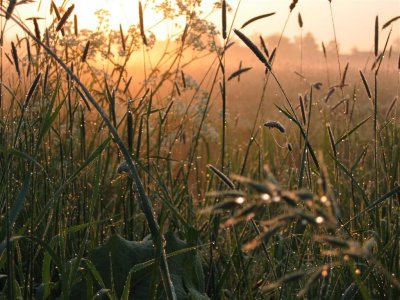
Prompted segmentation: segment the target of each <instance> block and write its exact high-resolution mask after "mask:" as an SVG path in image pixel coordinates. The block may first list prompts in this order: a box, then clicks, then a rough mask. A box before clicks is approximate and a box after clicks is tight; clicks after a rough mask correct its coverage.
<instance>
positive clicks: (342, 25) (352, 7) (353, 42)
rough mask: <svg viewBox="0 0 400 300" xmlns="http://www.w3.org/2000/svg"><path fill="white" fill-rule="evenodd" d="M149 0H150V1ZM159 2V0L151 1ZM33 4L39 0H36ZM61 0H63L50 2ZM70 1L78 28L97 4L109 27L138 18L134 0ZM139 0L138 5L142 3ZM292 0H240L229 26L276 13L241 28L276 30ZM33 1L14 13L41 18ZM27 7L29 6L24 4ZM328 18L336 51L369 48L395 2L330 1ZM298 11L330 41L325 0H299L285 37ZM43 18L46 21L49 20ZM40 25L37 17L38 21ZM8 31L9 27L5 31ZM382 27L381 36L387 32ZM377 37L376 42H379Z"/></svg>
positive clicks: (216, 17) (206, 2)
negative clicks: (105, 13)
mask: <svg viewBox="0 0 400 300" xmlns="http://www.w3.org/2000/svg"><path fill="white" fill-rule="evenodd" d="M152 1H153V0H152ZM157 1H159V2H160V1H161V0H157ZM217 1H218V0H203V1H202V2H203V10H204V12H209V11H210V10H211V8H212V6H213V4H214V3H215V2H217ZM36 2H37V3H39V1H36ZM55 2H56V3H57V4H61V3H62V2H63V1H62V0H59V1H55ZM69 2H70V3H73V2H74V3H75V6H76V8H75V12H76V13H77V14H78V18H79V24H80V27H81V28H82V27H94V26H95V24H96V20H97V19H96V17H95V15H94V12H95V11H96V10H98V9H100V8H105V9H107V10H109V11H110V13H111V17H110V18H111V26H113V27H114V28H118V26H119V24H120V23H122V25H123V26H124V28H127V27H128V26H129V25H130V24H133V23H137V22H138V21H137V20H138V17H137V15H138V12H137V11H138V9H137V8H138V5H137V3H138V0H80V1H76V0H75V1H72V0H70V1H69ZM145 2H146V1H145V0H142V3H145ZM239 2H240V1H239V0H228V1H227V3H228V4H229V5H230V6H231V7H232V9H233V11H235V10H236V8H237V6H238V4H239ZM291 2H292V0H241V4H240V6H239V10H238V14H237V19H236V22H235V24H234V27H235V28H240V26H241V25H242V24H243V23H244V22H245V21H246V20H248V19H250V18H252V17H255V16H258V15H260V14H265V13H270V12H276V15H274V16H272V17H269V18H267V19H264V20H261V21H257V22H254V23H253V24H250V25H249V26H248V27H246V28H245V29H244V30H243V32H244V33H246V34H251V33H253V32H259V33H262V34H264V35H268V34H274V33H278V32H280V31H281V30H282V28H283V26H284V23H285V20H286V18H287V16H288V13H289V5H290V3H291ZM37 3H36V4H29V5H21V6H18V13H19V14H20V15H21V17H23V18H27V17H31V16H38V15H39V16H42V17H46V16H48V14H49V10H48V5H49V1H48V0H42V1H41V7H42V9H41V10H40V11H39V12H38V11H37V9H36V8H37ZM28 6H29V7H30V8H29V7H28ZM332 9H333V16H334V21H335V25H336V32H337V37H338V41H339V44H340V47H341V50H342V51H344V52H347V51H350V49H351V48H353V47H357V48H358V49H362V50H369V49H371V48H372V45H373V40H374V22H375V16H376V15H378V16H379V20H380V27H381V26H382V25H383V24H384V23H385V22H386V21H388V20H389V19H391V18H393V17H395V16H398V15H400V0H332ZM299 12H300V13H301V15H302V19H303V22H304V28H303V32H304V33H306V32H312V33H313V35H314V36H315V37H316V39H317V42H318V43H320V42H321V41H323V42H325V43H328V42H329V41H330V40H332V39H333V29H332V20H331V15H330V7H329V1H328V0H299V2H298V4H297V6H296V8H295V10H294V11H293V12H292V15H291V17H290V19H289V23H288V25H287V28H286V31H285V33H286V35H287V36H289V37H293V36H296V35H299V33H300V32H299V27H298V21H297V15H298V13H299ZM232 18H233V13H231V14H229V15H228V21H229V22H231V21H232ZM157 19H158V18H157V16H155V15H154V13H152V12H151V11H150V10H148V9H147V10H146V11H145V24H146V25H147V26H149V25H151V24H153V23H154V22H156V21H157ZM220 19H221V18H220V11H217V12H216V13H214V14H213V15H212V16H210V20H212V21H214V22H215V24H216V25H217V26H218V27H220V23H221V21H220ZM47 22H50V21H49V20H48V21H47ZM42 23H43V21H42ZM166 29H167V30H172V29H173V26H172V24H170V25H165V24H164V25H163V26H161V27H158V29H157V28H156V29H154V32H155V34H156V36H158V38H159V39H161V38H165V36H166V32H165V31H166ZM9 31H10V33H13V30H12V29H11V30H9ZM388 31H389V30H388V29H386V30H385V33H384V34H383V35H381V36H385V37H386V35H387V33H388ZM399 38H400V20H398V21H397V22H395V23H394V24H393V32H392V41H393V40H394V39H399ZM383 43H384V41H383V38H382V41H381V44H383Z"/></svg>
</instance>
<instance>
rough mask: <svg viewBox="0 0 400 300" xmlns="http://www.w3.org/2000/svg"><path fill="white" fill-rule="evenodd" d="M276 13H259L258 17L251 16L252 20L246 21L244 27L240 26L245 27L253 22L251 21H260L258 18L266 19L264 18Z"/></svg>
mask: <svg viewBox="0 0 400 300" xmlns="http://www.w3.org/2000/svg"><path fill="white" fill-rule="evenodd" d="M274 14H275V13H274V12H273V13H268V14H263V15H259V16H257V17H254V18H251V19H250V20H248V21H246V22H244V23H243V25H242V27H240V28H241V29H243V28H245V27H246V26H247V25H249V24H251V23H253V22H255V21H258V20H260V19H264V18H268V17H270V16H273V15H274Z"/></svg>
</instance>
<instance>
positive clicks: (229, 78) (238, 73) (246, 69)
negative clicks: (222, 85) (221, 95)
mask: <svg viewBox="0 0 400 300" xmlns="http://www.w3.org/2000/svg"><path fill="white" fill-rule="evenodd" d="M251 69H253V68H252V67H249V68H243V69H239V70H237V71H235V72H233V73H232V74H231V75H230V76H229V77H228V81H229V80H232V79H234V78H235V77H238V76H240V75H241V74H242V73H245V72H247V71H250V70H251Z"/></svg>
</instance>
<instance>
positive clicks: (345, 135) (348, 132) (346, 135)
mask: <svg viewBox="0 0 400 300" xmlns="http://www.w3.org/2000/svg"><path fill="white" fill-rule="evenodd" d="M371 117H372V116H369V117H368V118H366V119H364V120H362V121H361V122H360V123H358V124H357V125H356V126H354V128H352V129H350V130H349V131H347V132H346V133H345V134H343V135H342V136H341V137H340V138H339V139H338V140H337V141H336V142H335V145H338V144H339V143H341V142H343V141H344V140H345V139H347V138H348V137H349V136H350V135H352V134H353V133H354V132H355V131H356V130H357V129H358V128H360V127H361V126H363V125H364V124H365V123H366V122H367V121H368V120H369V119H371Z"/></svg>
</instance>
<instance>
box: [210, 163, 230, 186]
mask: <svg viewBox="0 0 400 300" xmlns="http://www.w3.org/2000/svg"><path fill="white" fill-rule="evenodd" d="M207 167H208V168H209V169H210V170H211V171H212V172H213V173H214V174H215V175H217V176H218V178H219V179H221V181H222V182H223V183H225V185H226V186H228V187H229V188H231V189H233V190H234V189H235V188H236V187H235V184H234V183H233V182H232V180H230V178H229V177H228V176H226V175H225V174H224V173H222V172H221V171H220V170H219V169H217V168H216V167H214V166H213V165H210V164H208V165H207Z"/></svg>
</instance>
